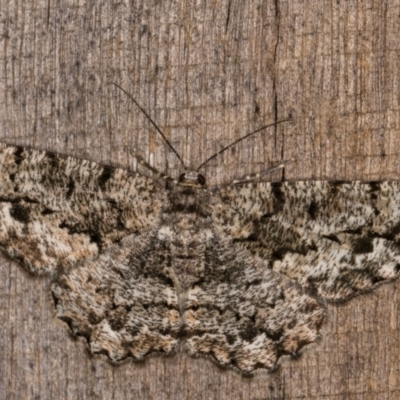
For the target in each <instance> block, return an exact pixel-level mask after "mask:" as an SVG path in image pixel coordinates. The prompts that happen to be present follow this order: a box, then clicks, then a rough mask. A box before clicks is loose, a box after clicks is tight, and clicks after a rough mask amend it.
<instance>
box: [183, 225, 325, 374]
mask: <svg viewBox="0 0 400 400" xmlns="http://www.w3.org/2000/svg"><path fill="white" fill-rule="evenodd" d="M204 249H205V257H204V271H203V274H202V277H201V279H199V281H198V282H197V283H196V285H195V286H194V287H193V288H192V289H190V290H189V292H188V297H187V303H186V307H185V312H184V314H183V320H184V322H185V332H186V335H187V337H188V340H187V343H186V348H187V350H188V351H189V353H190V354H192V355H207V356H211V357H212V358H213V359H214V360H216V361H217V362H218V363H219V364H221V365H225V366H230V367H234V368H236V369H238V370H239V371H240V372H242V373H245V374H251V373H252V372H254V370H256V369H257V368H265V369H273V368H274V367H275V366H276V363H277V361H278V359H279V358H280V357H281V356H283V355H295V354H298V352H299V350H300V349H301V348H302V347H303V346H305V345H307V344H310V343H312V342H315V341H317V340H318V339H319V337H320V330H321V327H322V325H323V322H324V319H325V312H324V308H323V306H322V305H320V304H319V303H318V301H317V300H316V299H315V298H313V297H311V296H309V295H307V294H306V293H305V292H304V291H303V290H302V288H301V287H300V286H299V285H296V284H295V283H293V282H292V281H290V280H289V279H288V278H286V277H284V276H282V275H281V274H279V273H276V272H274V271H271V270H269V269H268V268H265V266H263V265H262V263H260V262H255V261H254V257H252V256H251V255H250V254H249V253H248V252H247V251H246V250H245V249H243V248H241V246H240V245H238V244H235V243H233V242H232V240H231V238H229V237H227V236H226V235H224V234H223V233H221V232H220V231H219V230H217V231H215V232H213V234H209V235H208V237H207V240H206V241H205V243H204Z"/></svg>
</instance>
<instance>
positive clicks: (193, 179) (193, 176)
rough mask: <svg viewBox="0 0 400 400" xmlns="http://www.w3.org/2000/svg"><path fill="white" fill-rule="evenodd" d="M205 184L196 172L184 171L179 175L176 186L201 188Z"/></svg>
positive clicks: (202, 177) (204, 179)
mask: <svg viewBox="0 0 400 400" xmlns="http://www.w3.org/2000/svg"><path fill="white" fill-rule="evenodd" d="M205 184H206V178H205V177H204V176H203V175H201V174H199V173H198V172H196V171H186V172H184V173H182V174H180V175H179V179H178V185H180V186H191V187H203V186H205Z"/></svg>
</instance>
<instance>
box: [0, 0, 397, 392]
mask: <svg viewBox="0 0 400 400" xmlns="http://www.w3.org/2000/svg"><path fill="white" fill-rule="evenodd" d="M399 24H400V0H392V1H385V0H382V1H377V0H375V1H373V0H358V1H343V0H342V1H320V0H309V1H303V0H276V1H266V0H264V1H263V0H259V1H257V0H250V1H242V0H218V1H216V0H215V1H195V0H193V1H188V0H186V1H185V0H184V1H173V0H172V1H153V0H146V1H143V0H142V1H136V0H132V1H124V0H122V1H114V0H107V1H106V0H104V1H94V0H91V1H86V2H85V1H83V0H65V1H63V2H59V1H48V0H36V1H20V2H15V1H12V0H8V1H7V0H0V63H1V65H0V93H1V95H0V102H1V105H0V129H1V130H0V132H1V133H0V138H1V140H2V141H4V142H8V143H16V144H21V145H29V146H31V147H35V148H38V149H45V150H51V151H56V152H60V153H64V154H69V155H74V156H77V157H81V158H89V159H91V160H95V161H99V162H103V163H107V164H111V165H115V166H121V167H124V168H130V169H132V168H134V167H135V163H134V160H133V157H132V154H133V153H136V152H137V153H139V154H141V155H142V156H143V157H144V158H145V159H147V160H150V161H151V162H152V163H154V165H155V166H157V168H159V169H160V170H162V171H166V172H168V173H170V174H171V175H174V176H176V174H178V172H179V169H180V165H179V162H178V161H177V159H176V158H175V156H174V155H173V154H172V153H171V152H170V151H168V149H167V148H166V146H165V143H163V141H162V140H161V138H160V137H159V135H158V134H157V133H156V132H155V131H154V129H153V128H152V127H151V126H150V123H149V122H148V121H147V120H146V118H145V117H144V116H143V114H142V113H140V111H138V110H137V108H135V107H134V106H133V105H132V103H131V102H130V101H129V99H127V97H126V96H125V95H124V94H123V93H121V92H120V91H119V90H117V89H116V88H115V87H113V86H112V85H110V82H116V83H118V84H120V85H122V86H123V87H124V88H125V89H126V90H128V91H129V92H131V93H132V94H133V96H134V97H135V99H137V100H138V101H139V102H140V103H141V104H142V105H143V107H144V108H145V109H146V110H148V112H149V114H150V115H151V116H152V118H153V119H154V120H155V121H156V122H157V124H158V125H159V126H160V127H161V128H162V130H163V131H164V132H165V134H166V135H167V136H168V137H169V138H170V139H171V141H172V143H173V145H174V146H175V147H176V148H177V150H178V151H179V153H180V154H181V155H182V158H183V159H184V160H185V162H186V163H187V164H189V165H194V166H196V165H199V163H200V162H201V161H202V160H204V159H205V158H206V157H207V156H209V155H211V154H213V153H214V152H215V151H217V150H218V149H220V148H221V147H222V146H224V145H226V144H228V143H229V142H231V141H233V140H235V139H237V138H238V137H240V136H241V135H243V134H245V133H247V132H249V131H251V130H253V129H256V128H257V127H260V126H262V125H264V124H266V123H270V122H274V121H276V120H279V119H283V118H286V117H288V116H289V115H292V116H293V118H294V120H293V122H290V123H285V124H281V125H279V126H277V127H275V128H271V129H268V130H266V131H265V132H264V133H263V134H259V135H256V136H254V137H252V138H251V139H249V140H247V141H244V142H242V143H241V144H240V145H238V146H237V147H236V148H235V149H233V150H232V151H231V152H229V153H226V154H225V155H224V156H223V157H221V158H219V159H216V160H215V162H212V163H210V164H209V165H208V167H207V169H206V170H205V171H204V173H205V174H206V176H207V179H208V182H209V183H211V184H217V183H221V182H227V181H228V180H229V179H232V178H234V177H237V176H241V175H243V174H245V173H250V172H257V171H259V170H262V169H265V168H266V167H267V166H271V165H274V164H275V163H278V162H280V161H281V160H282V159H288V158H290V157H295V158H296V162H295V163H293V164H291V165H290V166H288V167H287V168H286V170H285V171H284V172H283V173H282V172H278V173H276V174H274V175H273V176H271V177H268V179H273V180H281V179H285V180H301V179H329V180H338V179H340V180H343V179H347V180H354V179H357V180H384V179H391V180H398V179H400V168H399V167H400V157H399V149H400V117H399V108H400V107H399V102H400V95H399V93H400V87H399V85H400V70H399V65H400V41H399V28H400V26H399ZM49 285H50V279H38V278H32V277H31V276H29V275H28V274H26V273H25V272H24V271H23V270H22V269H21V268H20V267H18V265H17V264H16V263H13V262H9V261H7V260H5V259H4V258H1V265H0V320H1V324H0V355H1V358H0V393H1V394H0V398H6V399H118V400H119V399H151V400H153V399H157V400H158V399H165V400H167V399H168V400H169V399H171V400H181V399H190V400H197V399H206V400H209V399H218V400H225V399H243V400H266V399H346V400H353V399H371V400H372V399H373V400H377V399H379V400H381V399H385V400H386V399H398V398H400V371H399V359H400V345H399V343H400V333H399V332H400V329H399V328H400V309H399V306H398V304H399V302H400V282H397V283H395V284H391V285H386V286H383V287H381V288H380V289H379V290H377V291H375V292H374V293H372V294H370V295H367V296H363V297H360V298H357V299H355V300H353V301H351V302H349V303H346V304H344V305H341V306H329V307H328V308H329V315H330V321H329V326H328V328H327V331H326V334H325V337H324V339H323V340H322V341H321V343H320V344H319V345H316V346H314V347H312V348H308V349H307V351H305V353H304V354H303V356H302V357H301V358H299V359H298V360H294V361H285V362H283V363H282V364H281V366H280V368H279V369H278V371H276V372H275V373H273V374H266V373H264V374H260V375H258V376H256V377H255V378H252V379H249V378H243V377H241V376H239V375H238V374H236V373H235V372H234V371H229V370H228V371H226V370H222V369H220V368H219V367H218V366H216V365H215V364H213V363H212V362H210V361H209V360H206V359H192V358H190V357H188V356H186V355H185V354H177V355H175V356H173V357H169V358H163V357H153V358H151V359H148V360H147V361H146V362H144V363H131V362H128V363H125V364H123V365H120V366H113V365H111V364H110V363H108V362H107V361H105V360H104V359H102V358H97V357H95V358H94V357H92V356H91V355H90V354H89V353H88V351H87V348H86V345H85V343H84V342H83V341H81V340H76V339H74V338H72V337H71V335H70V334H69V333H68V330H67V329H66V327H65V326H64V325H63V324H62V323H58V322H57V321H56V319H55V318H54V309H53V305H52V301H51V299H50V294H49Z"/></svg>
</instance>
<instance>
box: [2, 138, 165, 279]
mask: <svg viewBox="0 0 400 400" xmlns="http://www.w3.org/2000/svg"><path fill="white" fill-rule="evenodd" d="M162 197H163V191H162V190H160V187H158V186H157V185H156V184H155V183H154V181H153V180H151V179H149V178H146V177H143V176H140V175H137V174H132V173H129V172H127V171H123V170H120V169H114V168H110V167H106V166H102V165H99V164H96V163H94V162H90V161H82V160H77V159H75V158H72V157H63V156H59V155H54V154H51V153H47V152H43V151H36V150H30V149H25V148H22V147H14V146H8V145H4V144H0V247H1V249H2V250H3V252H5V253H6V254H7V255H9V256H10V257H12V258H16V259H18V260H19V261H20V262H21V263H22V264H23V265H24V266H25V267H26V268H27V269H28V270H29V271H31V272H32V273H38V274H41V273H45V272H52V271H54V270H56V269H60V268H61V269H63V268H65V267H68V266H71V265H74V264H76V263H77V262H80V261H82V260H84V259H86V258H88V257H93V256H95V255H97V254H99V253H100V252H101V251H102V250H103V249H105V248H106V247H107V246H109V245H111V244H113V243H118V242H119V241H120V240H121V239H122V238H124V237H126V236H128V235H130V234H139V233H141V234H142V233H143V232H144V231H146V230H149V229H150V227H151V226H154V225H156V224H157V220H158V219H159V215H160V208H161V205H162V202H163V199H162Z"/></svg>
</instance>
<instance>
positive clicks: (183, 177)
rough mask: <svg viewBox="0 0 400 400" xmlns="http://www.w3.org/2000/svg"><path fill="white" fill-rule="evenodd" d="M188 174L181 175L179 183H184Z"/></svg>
mask: <svg viewBox="0 0 400 400" xmlns="http://www.w3.org/2000/svg"><path fill="white" fill-rule="evenodd" d="M185 176H186V174H180V175H179V182H183V181H184V180H185Z"/></svg>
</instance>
